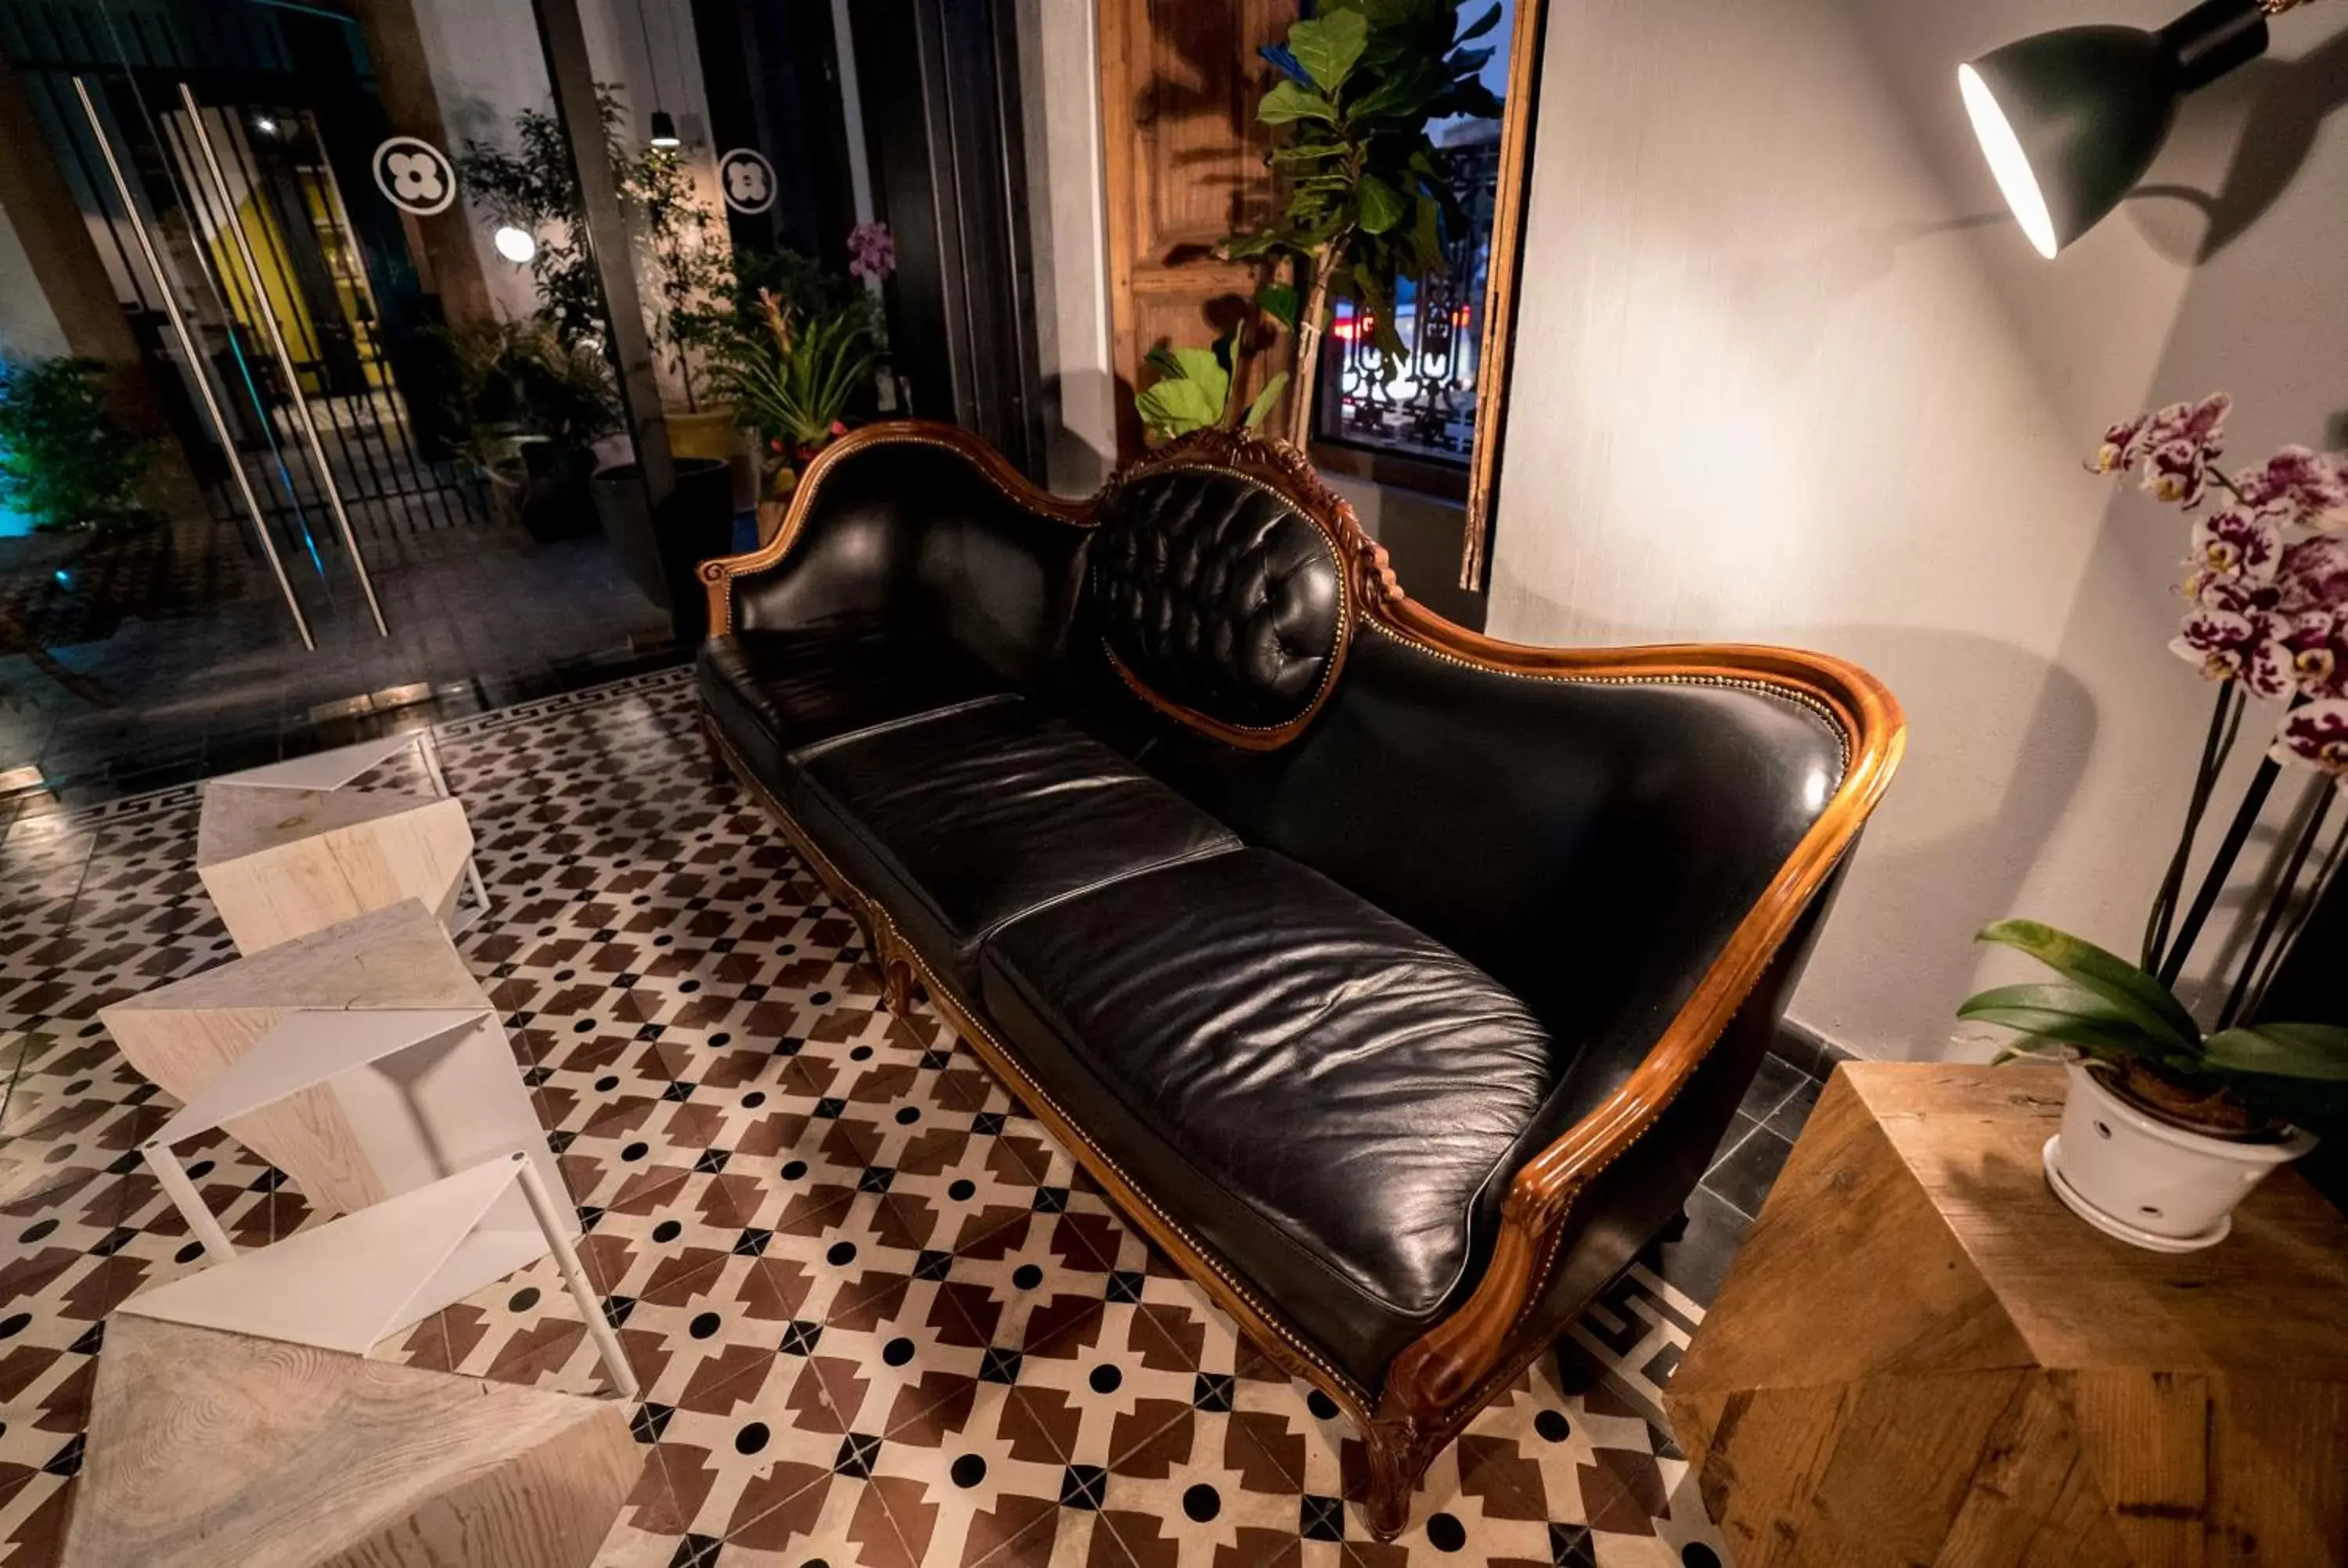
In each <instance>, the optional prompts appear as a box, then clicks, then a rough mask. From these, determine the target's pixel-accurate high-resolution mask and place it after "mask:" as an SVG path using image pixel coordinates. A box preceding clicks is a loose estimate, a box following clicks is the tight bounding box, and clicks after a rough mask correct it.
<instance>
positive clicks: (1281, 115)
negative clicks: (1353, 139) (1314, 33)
mask: <svg viewBox="0 0 2348 1568" xmlns="http://www.w3.org/2000/svg"><path fill="white" fill-rule="evenodd" d="M1305 25H1306V24H1304V23H1302V22H1300V23H1298V24H1297V26H1300V27H1301V26H1305ZM1255 118H1258V119H1260V120H1262V121H1263V123H1264V124H1266V125H1289V124H1292V123H1293V122H1295V121H1297V120H1300V119H1324V120H1334V119H1335V118H1337V107H1336V106H1335V105H1334V104H1333V103H1331V102H1330V101H1329V99H1328V98H1327V97H1326V96H1324V95H1323V94H1321V93H1316V92H1314V91H1313V90H1312V89H1311V88H1309V87H1299V86H1297V85H1296V84H1295V83H1294V82H1289V81H1283V82H1279V83H1276V84H1274V86H1273V87H1272V91H1270V92H1268V93H1266V94H1264V95H1263V101H1262V103H1260V104H1258V105H1256V106H1255Z"/></svg>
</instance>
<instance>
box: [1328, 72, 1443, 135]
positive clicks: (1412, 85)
mask: <svg viewBox="0 0 2348 1568" xmlns="http://www.w3.org/2000/svg"><path fill="white" fill-rule="evenodd" d="M1450 86H1451V80H1450V78H1449V77H1447V76H1446V75H1445V74H1444V70H1443V63H1442V62H1441V61H1440V60H1429V59H1426V58H1420V59H1416V60H1407V61H1405V62H1404V63H1403V64H1402V66H1401V67H1399V68H1397V69H1396V70H1395V71H1394V72H1393V74H1391V75H1390V76H1388V77H1386V78H1385V80H1383V81H1381V82H1380V83H1378V85H1377V86H1376V87H1373V88H1371V89H1370V90H1369V91H1368V92H1367V93H1365V94H1364V95H1362V97H1361V98H1360V100H1359V101H1357V102H1356V103H1355V104H1354V106H1353V108H1352V110H1351V118H1352V122H1353V123H1354V125H1355V126H1359V125H1361V123H1362V122H1363V121H1365V120H1372V119H1388V118H1392V119H1404V120H1424V119H1425V118H1426V108H1427V106H1428V105H1429V104H1431V103H1433V102H1434V101H1435V97H1436V95H1437V93H1441V92H1445V91H1447V90H1448V89H1449V87H1450Z"/></svg>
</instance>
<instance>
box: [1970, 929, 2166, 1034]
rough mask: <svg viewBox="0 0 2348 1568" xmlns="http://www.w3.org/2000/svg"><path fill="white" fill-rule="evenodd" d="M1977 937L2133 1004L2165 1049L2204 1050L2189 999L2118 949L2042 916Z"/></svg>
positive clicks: (2110, 998)
mask: <svg viewBox="0 0 2348 1568" xmlns="http://www.w3.org/2000/svg"><path fill="white" fill-rule="evenodd" d="M1973 939H1974V940H1975V941H1977V942H1996V943H1999V944H2001V945H2002V946H2004V947H2008V948H2015V949H2016V950H2018V951H2021V952H2024V953H2027V954H2029V955H2030V956H2031V957H2032V958H2036V959H2037V960H2038V961H2039V962H2040V963H2042V964H2044V965H2045V966H2046V967H2047V968H2050V969H2053V970H2054V971H2055V973H2056V974H2058V975H2061V976H2062V977H2063V978H2064V979H2067V980H2070V981H2073V982H2074V983H2075V984H2078V985H2082V986H2085V987H2086V988H2087V989H2089V990H2091V991H2094V992H2095V993H2096V995H2098V996H2101V997H2103V998H2105V999H2106V1000H2108V1001H2111V1002H2113V1003H2115V1004H2116V1005H2117V1006H2119V1007H2121V1008H2123V1009H2127V1012H2128V1014H2129V1015H2130V1016H2131V1017H2133V1018H2134V1019H2135V1020H2137V1023H2138V1024H2139V1025H2140V1026H2141V1027H2142V1028H2143V1029H2144V1030H2147V1032H2149V1033H2150V1034H2152V1035H2154V1036H2155V1037H2156V1038H2157V1039H2158V1040H2160V1041H2161V1045H2162V1049H2163V1050H2164V1052H2168V1051H2180V1052H2183V1053H2185V1054H2186V1055H2188V1056H2199V1054H2200V1045H2201V1027H2200V1025H2199V1024H2197V1023H2195V1022H2194V1021H2193V1015H2192V1014H2191V1013H2189V1012H2187V1011H2186V1010H2185V1004H2184V1003H2182V1002H2180V1001H2178V999H2177V997H2176V994H2175V993H2174V992H2172V991H2171V990H2170V989H2168V987H2167V986H2165V985H2162V984H2161V983H2160V982H2159V981H2158V980H2157V979H2154V978H2153V977H2152V976H2150V975H2148V974H2146V973H2145V972H2144V971H2143V970H2142V969H2140V968H2137V966H2136V965H2134V964H2131V963H2129V962H2128V961H2127V959H2126V958H2121V957H2119V956H2118V955H2117V954H2115V953H2111V952H2107V951H2106V950H2105V949H2104V948H2098V947H2097V946H2096V945H2095V944H2094V943H2093V942H2090V941H2088V940H2086V939H2085V938H2083V937H2075V936H2073V935H2071V934H2070V933H2069V932H2068V931H2058V930H2056V929H2055V927H2052V926H2048V925H2044V924H2042V923H2040V922H2039V921H2036V920H1999V921H1996V922H1994V923H1993V924H1991V925H1988V926H1984V927H1982V929H1981V932H1980V934H1979V935H1978V936H1976V937H1975V938H1973Z"/></svg>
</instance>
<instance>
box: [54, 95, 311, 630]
mask: <svg viewBox="0 0 2348 1568" xmlns="http://www.w3.org/2000/svg"><path fill="white" fill-rule="evenodd" d="M73 85H74V92H75V94H76V95H77V97H80V99H81V112H82V113H83V114H85V115H87V116H88V117H89V129H90V134H91V135H92V136H94V137H96V138H98V151H99V153H101V154H102V155H103V156H104V157H105V159H106V172H107V173H108V174H109V175H111V176H112V177H113V179H114V193H115V195H116V196H117V197H118V198H119V199H120V200H121V202H122V211H123V214H124V216H126V217H128V218H129V220H130V232H131V233H132V234H133V235H135V236H137V238H138V241H139V254H140V255H141V256H143V257H145V258H146V261H147V270H148V271H149V272H152V273H154V274H155V292H156V294H157V295H158V297H160V299H161V300H162V302H163V313H164V314H165V315H166V316H168V317H170V322H171V335H172V336H174V337H176V338H178V339H179V340H180V353H181V354H184V355H186V356H187V361H188V374H189V375H190V376H191V377H192V378H193V379H194V381H195V384H196V395H197V397H198V398H200V399H201V401H202V403H203V405H204V417H205V418H206V419H207V420H209V421H210V422H211V427H212V436H213V438H214V439H215V440H217V441H218V442H219V443H220V444H221V456H225V457H226V458H227V459H228V471H229V477H232V478H233V479H234V480H235V481H236V490H237V494H238V495H239V496H241V497H243V498H244V510H245V515H246V516H247V517H250V518H252V531H253V533H254V534H255V535H257V536H259V538H260V539H261V553H262V554H263V555H265V556H267V557H268V558H269V569H270V571H271V573H272V574H273V576H275V578H276V579H277V591H278V592H280V593H282V594H283V595H284V596H285V609H286V610H287V611H288V612H289V613H290V614H291V615H292V616H293V630H296V631H298V632H300V633H301V634H302V646H303V647H304V648H313V649H314V648H315V647H317V646H318V640H317V639H316V638H314V637H312V636H311V635H310V621H309V619H308V618H307V617H306V616H304V614H303V613H302V606H301V603H300V601H299V600H296V599H294V597H293V584H292V583H290V582H288V581H286V580H285V564H284V563H283V561H281V560H279V559H277V541H276V540H274V539H273V538H270V537H269V521H268V519H267V518H264V517H263V516H262V512H261V502H260V501H259V500H258V499H256V498H255V497H254V496H253V494H252V480H250V479H248V478H246V477H245V474H244V459H243V458H242V457H241V456H238V455H237V450H236V439H235V437H233V436H231V435H230V434H229V429H228V421H227V419H225V418H224V417H222V416H221V407H220V403H219V400H217V399H216V398H214V397H213V396H212V383H211V377H210V376H208V375H206V374H204V362H203V358H202V356H201V355H200V354H197V352H196V340H195V339H194V338H193V337H191V335H189V333H188V323H187V318H186V317H184V316H182V315H181V314H180V297H179V295H178V294H177V293H176V292H173V290H172V288H171V280H170V275H169V274H167V273H166V272H164V271H163V262H162V260H161V258H160V257H159V256H157V255H156V254H155V241H152V240H151V239H149V238H148V235H147V220H145V219H143V218H141V217H139V205H138V203H136V202H134V201H133V200H130V184H129V181H128V180H126V179H123V178H122V165H121V164H119V163H118V162H117V161H115V157H114V143H112V142H111V141H109V140H108V139H107V136H106V126H105V124H104V123H103V122H101V121H100V120H99V119H98V106H97V105H96V104H95V103H92V102H91V101H90V97H89V87H88V85H87V84H85V83H84V82H83V81H82V79H81V78H80V77H75V78H74V79H73Z"/></svg>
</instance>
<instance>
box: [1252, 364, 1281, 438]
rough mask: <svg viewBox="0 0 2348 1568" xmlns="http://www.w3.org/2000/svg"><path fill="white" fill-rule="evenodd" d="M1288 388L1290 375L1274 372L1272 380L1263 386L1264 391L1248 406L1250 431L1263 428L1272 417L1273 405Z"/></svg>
mask: <svg viewBox="0 0 2348 1568" xmlns="http://www.w3.org/2000/svg"><path fill="white" fill-rule="evenodd" d="M1287 387H1288V373H1287V372H1286V371H1284V370H1276V371H1274V372H1272V379H1271V380H1270V381H1267V382H1265V383H1264V384H1263V390H1262V392H1259V393H1257V394H1256V395H1255V401H1254V402H1253V403H1251V404H1249V405H1248V411H1247V421H1246V424H1247V427H1248V428H1249V429H1251V430H1258V429H1261V428H1262V426H1263V422H1264V421H1265V420H1267V419H1269V418H1271V417H1272V405H1274V404H1276V403H1278V402H1279V401H1280V395H1281V394H1282V392H1284V391H1285V390H1287Z"/></svg>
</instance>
